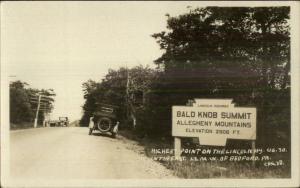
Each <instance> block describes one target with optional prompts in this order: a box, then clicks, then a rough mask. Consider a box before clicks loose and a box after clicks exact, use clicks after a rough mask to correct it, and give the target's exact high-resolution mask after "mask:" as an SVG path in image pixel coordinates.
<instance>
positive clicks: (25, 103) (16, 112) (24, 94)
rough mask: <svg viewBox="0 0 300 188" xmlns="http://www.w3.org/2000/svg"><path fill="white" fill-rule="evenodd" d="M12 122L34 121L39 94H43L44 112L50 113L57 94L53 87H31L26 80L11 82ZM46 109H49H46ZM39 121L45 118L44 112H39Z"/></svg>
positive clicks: (42, 104) (42, 107) (42, 106)
mask: <svg viewBox="0 0 300 188" xmlns="http://www.w3.org/2000/svg"><path fill="white" fill-rule="evenodd" d="M9 90H10V122H12V123H15V124H22V123H24V122H33V119H34V118H35V113H36V110H37V103H38V95H39V94H42V95H43V102H41V108H40V109H43V110H41V111H42V112H47V113H50V112H51V111H52V109H53V102H54V99H53V98H51V97H53V96H55V93H54V90H53V89H47V90H45V89H41V90H39V89H34V88H29V85H28V84H27V83H26V82H22V81H19V80H18V81H14V82H11V83H10V86H9ZM44 109H47V111H45V110H44ZM38 119H39V123H40V124H41V123H42V122H43V120H44V113H39V118H38Z"/></svg>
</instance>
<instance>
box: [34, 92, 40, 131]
mask: <svg viewBox="0 0 300 188" xmlns="http://www.w3.org/2000/svg"><path fill="white" fill-rule="evenodd" d="M41 97H42V95H41V94H39V100H38V106H37V109H36V114H35V119H34V125H33V126H34V128H36V127H37V121H38V116H39V110H40V104H41Z"/></svg>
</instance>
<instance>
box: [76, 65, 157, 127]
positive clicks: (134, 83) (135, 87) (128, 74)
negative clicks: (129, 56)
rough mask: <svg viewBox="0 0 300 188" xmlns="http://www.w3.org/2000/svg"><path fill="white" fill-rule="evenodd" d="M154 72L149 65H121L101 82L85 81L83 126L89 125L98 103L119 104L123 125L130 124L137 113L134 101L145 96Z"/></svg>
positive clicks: (81, 122)
mask: <svg viewBox="0 0 300 188" xmlns="http://www.w3.org/2000/svg"><path fill="white" fill-rule="evenodd" d="M154 74H155V72H154V71H153V70H152V69H150V68H149V67H143V66H136V67H133V68H131V69H128V68H124V67H121V68H119V69H118V70H112V69H110V70H109V71H108V73H107V74H106V75H105V76H104V78H103V79H102V81H101V82H95V81H92V80H88V81H87V82H85V83H83V85H82V86H83V91H84V98H85V104H84V106H83V112H84V114H83V117H82V118H81V121H80V124H81V126H87V124H88V121H89V117H91V116H93V113H94V112H95V110H96V107H97V103H107V104H112V105H117V106H119V110H118V112H119V113H118V114H117V116H118V119H119V120H120V121H121V122H122V123H123V125H124V124H128V122H129V121H131V120H130V119H131V118H132V115H134V114H135V113H136V111H135V110H136V109H137V105H138V104H136V103H135V102H134V101H135V100H137V98H138V96H139V97H143V93H145V92H146V91H147V86H148V85H149V84H150V80H151V77H153V75H154ZM141 93H142V95H141V96H140V94H141Z"/></svg>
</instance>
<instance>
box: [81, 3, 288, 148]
mask: <svg viewBox="0 0 300 188" xmlns="http://www.w3.org/2000/svg"><path fill="white" fill-rule="evenodd" d="M289 14H290V9H289V7H256V8H246V7H234V8H229V7H228V8H224V7H223V8H221V7H206V8H196V9H188V12H187V13H186V14H182V15H179V16H176V17H172V16H170V15H168V14H166V19H167V28H166V30H165V31H161V32H159V33H155V34H153V35H152V37H153V38H154V39H155V40H156V41H157V43H158V45H159V46H160V48H161V50H163V52H164V53H163V55H162V56H161V57H159V58H158V59H156V60H155V61H154V63H155V64H156V65H157V69H155V70H153V69H150V68H148V67H142V66H137V67H134V68H132V69H128V68H120V69H118V70H110V71H109V72H108V73H107V75H106V76H105V78H104V79H103V80H102V81H100V82H95V81H92V80H89V81H87V82H85V83H83V89H84V92H85V96H84V98H85V104H84V106H83V111H84V115H83V117H82V119H81V121H80V123H81V126H87V124H88V118H89V117H90V116H92V114H93V112H94V111H95V105H96V103H97V102H105V103H112V104H116V105H119V106H121V108H120V109H121V110H120V113H119V115H118V116H119V119H120V121H121V125H122V127H123V128H129V129H131V130H133V131H134V132H136V133H137V134H138V135H140V136H141V137H153V138H157V137H164V138H167V139H168V138H171V106H172V105H185V104H186V103H187V101H188V100H189V99H194V98H232V99H233V100H234V103H235V104H236V106H251V107H256V108H257V112H258V113H257V114H258V117H257V144H258V145H260V146H268V145H270V144H272V145H274V144H277V145H285V146H289V145H290V139H289V138H290V124H291V120H290V113H291V110H290V107H291V102H290V90H291V88H290V26H289V16H290V15H289Z"/></svg>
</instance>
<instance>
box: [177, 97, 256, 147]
mask: <svg viewBox="0 0 300 188" xmlns="http://www.w3.org/2000/svg"><path fill="white" fill-rule="evenodd" d="M172 135H173V136H174V137H198V138H199V143H200V144H201V145H213V146H225V145H226V141H227V139H228V138H229V139H246V140H255V139H256V108H248V107H247V108H245V107H235V105H234V104H233V103H232V99H195V100H194V103H192V104H191V102H189V106H173V107H172Z"/></svg>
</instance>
